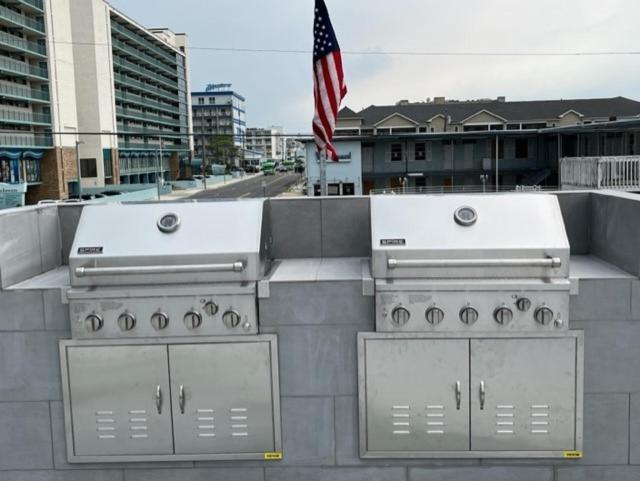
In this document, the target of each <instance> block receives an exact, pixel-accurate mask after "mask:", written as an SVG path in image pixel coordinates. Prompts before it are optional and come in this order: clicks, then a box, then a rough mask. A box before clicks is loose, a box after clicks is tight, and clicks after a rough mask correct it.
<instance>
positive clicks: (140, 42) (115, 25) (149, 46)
mask: <svg viewBox="0 0 640 481" xmlns="http://www.w3.org/2000/svg"><path fill="white" fill-rule="evenodd" d="M111 29H112V30H114V31H115V32H118V33H119V34H121V35H124V36H125V37H127V38H128V39H130V40H133V41H134V42H136V43H137V44H138V45H141V46H142V47H144V48H147V49H149V50H151V51H153V52H154V53H155V54H156V55H158V56H161V57H163V58H165V59H166V60H167V61H169V62H172V63H176V57H175V55H171V54H170V53H168V52H165V51H164V50H162V49H161V48H160V47H157V46H156V45H154V44H153V43H152V42H151V41H149V40H147V39H146V38H142V37H140V36H139V35H137V34H136V33H134V32H132V31H131V30H129V29H128V28H125V27H123V26H122V25H120V24H119V23H117V22H114V21H113V20H112V21H111ZM159 41H160V40H158V42H159Z"/></svg>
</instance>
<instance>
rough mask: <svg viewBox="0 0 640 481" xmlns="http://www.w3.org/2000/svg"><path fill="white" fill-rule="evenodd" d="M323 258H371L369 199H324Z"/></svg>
mask: <svg viewBox="0 0 640 481" xmlns="http://www.w3.org/2000/svg"><path fill="white" fill-rule="evenodd" d="M322 256H323V257H370V256H371V220H370V204H369V198H368V197H354V198H352V199H349V198H346V199H345V198H342V199H323V200H322Z"/></svg>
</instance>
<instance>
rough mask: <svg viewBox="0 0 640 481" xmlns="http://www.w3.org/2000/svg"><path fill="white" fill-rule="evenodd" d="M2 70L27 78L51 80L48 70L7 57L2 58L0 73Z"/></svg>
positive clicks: (0, 58)
mask: <svg viewBox="0 0 640 481" xmlns="http://www.w3.org/2000/svg"><path fill="white" fill-rule="evenodd" d="M2 70H4V71H5V72H8V73H11V74H14V75H24V76H25V77H30V78H37V79H40V80H44V81H47V80H48V79H49V73H48V72H47V70H45V69H43V68H40V67H34V66H33V65H29V64H28V63H24V62H19V61H18V60H13V59H11V58H7V57H0V71H2Z"/></svg>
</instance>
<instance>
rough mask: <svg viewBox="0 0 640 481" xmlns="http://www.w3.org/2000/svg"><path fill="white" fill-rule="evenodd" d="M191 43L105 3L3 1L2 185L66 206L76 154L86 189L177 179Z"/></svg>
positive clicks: (184, 141)
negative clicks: (64, 200) (158, 177)
mask: <svg viewBox="0 0 640 481" xmlns="http://www.w3.org/2000/svg"><path fill="white" fill-rule="evenodd" d="M186 41H187V39H186V36H185V35H183V34H172V33H171V32H170V31H168V30H165V29H160V30H156V31H151V30H148V29H145V28H144V27H143V26H141V25H140V24H138V23H137V22H135V21H134V20H132V19H130V18H128V17H127V16H126V15H124V14H123V13H121V12H119V11H117V10H116V9H114V8H113V7H112V6H110V5H109V4H108V3H106V2H105V1H103V0H11V1H7V0H0V104H1V106H0V184H12V185H17V184H26V185H27V192H26V198H27V202H29V203H33V202H37V201H38V200H42V199H59V198H64V197H67V196H69V195H71V194H73V193H74V192H76V191H77V190H78V172H77V168H76V165H77V164H78V162H77V160H76V152H79V154H80V162H79V164H80V170H81V172H80V173H81V178H82V185H83V186H84V187H101V186H105V185H106V184H119V183H148V182H155V179H156V175H157V172H158V171H160V172H161V174H160V175H162V177H163V178H169V177H170V176H172V175H177V172H178V168H179V164H180V161H181V160H184V159H187V158H188V157H189V153H190V150H191V149H190V140H189V136H188V133H189V131H190V119H189V117H190V113H191V109H190V107H189V101H190V99H189V95H188V92H189V84H188V64H187V56H186ZM97 132H99V133H101V135H88V134H89V133H97ZM160 139H162V141H161V140H160ZM161 147H162V149H161ZM160 150H162V155H161V154H160Z"/></svg>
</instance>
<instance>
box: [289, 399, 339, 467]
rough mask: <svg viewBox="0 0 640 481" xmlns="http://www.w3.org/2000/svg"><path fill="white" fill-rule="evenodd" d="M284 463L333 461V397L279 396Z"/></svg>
mask: <svg viewBox="0 0 640 481" xmlns="http://www.w3.org/2000/svg"><path fill="white" fill-rule="evenodd" d="M281 407H282V440H283V451H284V462H283V464H285V465H290V466H293V465H297V466H325V465H334V464H335V432H334V412H333V398H330V397H327V398H302V397H297V398H286V397H285V398H282V403H281Z"/></svg>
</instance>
